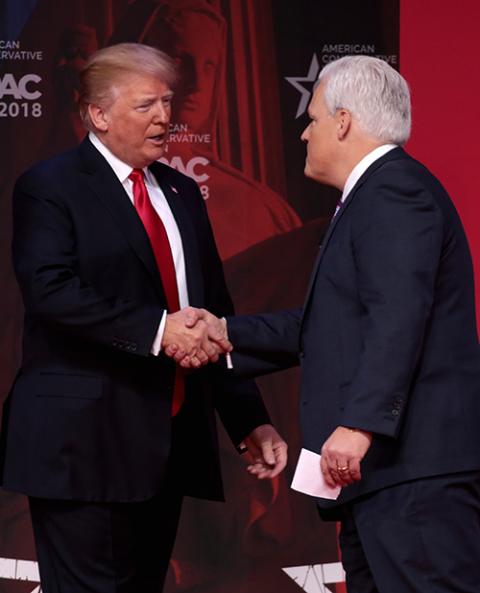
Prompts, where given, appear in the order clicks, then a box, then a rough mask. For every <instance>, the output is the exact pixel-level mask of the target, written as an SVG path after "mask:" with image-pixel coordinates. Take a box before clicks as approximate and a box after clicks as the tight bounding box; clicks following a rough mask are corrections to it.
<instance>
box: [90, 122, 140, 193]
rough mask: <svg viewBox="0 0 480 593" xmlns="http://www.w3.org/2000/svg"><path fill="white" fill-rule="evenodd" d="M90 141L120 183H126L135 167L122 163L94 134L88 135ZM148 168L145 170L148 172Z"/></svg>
mask: <svg viewBox="0 0 480 593" xmlns="http://www.w3.org/2000/svg"><path fill="white" fill-rule="evenodd" d="M88 139H89V140H90V142H91V143H92V144H93V145H94V146H95V148H96V149H97V150H98V152H99V153H100V154H101V155H102V156H103V158H104V159H105V160H106V161H107V163H108V164H109V165H110V167H112V169H113V172H114V173H115V175H116V176H117V177H118V179H119V180H120V183H125V181H126V180H127V179H128V176H129V175H130V173H131V172H132V171H133V167H131V166H130V165H127V163H124V162H123V161H121V160H120V159H119V158H118V157H117V156H115V155H114V154H113V152H112V151H111V150H110V149H109V148H107V147H106V146H105V144H103V142H102V141H101V140H100V139H99V138H98V136H96V135H95V134H94V133H93V132H89V133H88ZM146 170H147V167H145V169H144V170H143V171H144V172H146Z"/></svg>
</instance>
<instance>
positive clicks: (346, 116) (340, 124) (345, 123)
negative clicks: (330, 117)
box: [335, 108, 352, 140]
mask: <svg viewBox="0 0 480 593" xmlns="http://www.w3.org/2000/svg"><path fill="white" fill-rule="evenodd" d="M335 119H336V120H337V138H338V140H344V139H345V138H346V136H347V134H348V132H349V130H350V127H351V125H352V114H351V113H350V111H348V109H343V108H341V109H338V110H337V113H336V114H335Z"/></svg>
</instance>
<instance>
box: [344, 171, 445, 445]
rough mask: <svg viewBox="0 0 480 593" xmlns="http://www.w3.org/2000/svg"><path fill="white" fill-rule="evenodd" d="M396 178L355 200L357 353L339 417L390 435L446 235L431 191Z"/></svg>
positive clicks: (403, 400) (401, 409)
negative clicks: (358, 341) (359, 344)
mask: <svg viewBox="0 0 480 593" xmlns="http://www.w3.org/2000/svg"><path fill="white" fill-rule="evenodd" d="M395 177H396V175H395V172H392V174H391V175H390V176H389V177H388V178H386V177H385V176H382V178H381V179H380V180H378V181H375V180H373V183H369V184H368V192H369V193H368V195H364V196H361V195H359V196H357V197H356V202H355V203H354V204H353V205H356V204H358V203H360V200H362V204H363V206H362V208H361V209H360V208H357V210H356V211H355V212H354V227H353V229H354V230H353V234H352V246H353V254H354V259H355V267H356V274H357V287H358V299H359V304H360V324H361V327H360V331H361V336H362V352H361V355H360V360H359V363H358V365H357V367H356V371H355V373H354V375H353V378H352V381H351V383H350V385H349V388H348V391H347V395H346V400H345V407H344V410H343V415H342V417H341V422H340V424H342V425H344V426H350V427H356V428H361V429H364V430H368V431H371V432H374V433H379V434H384V435H387V436H391V437H395V436H397V435H398V432H399V430H400V427H401V424H402V418H403V415H404V414H405V411H406V407H407V401H408V398H409V393H410V391H411V390H410V386H411V384H412V380H413V378H414V374H415V369H416V367H417V363H418V361H419V357H420V355H421V352H422V345H423V340H424V334H425V330H426V326H427V324H428V320H429V316H430V313H431V310H432V305H433V299H434V287H435V281H436V274H437V269H438V266H439V262H440V257H441V249H442V241H443V233H444V231H443V217H442V214H441V211H440V209H439V207H438V205H437V204H436V202H435V200H434V199H433V197H432V195H431V194H430V193H429V191H428V190H427V189H426V188H424V187H423V186H422V185H420V184H419V182H417V181H416V179H415V178H414V177H412V178H410V179H408V178H407V179H405V178H404V177H401V176H400V175H398V179H396V178H395ZM399 188H400V189H399ZM360 191H365V192H366V191H367V189H366V188H365V190H360ZM363 198H365V200H363ZM365 204H366V205H367V206H368V207H365ZM353 205H352V206H353Z"/></svg>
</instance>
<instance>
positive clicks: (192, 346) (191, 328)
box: [162, 307, 232, 368]
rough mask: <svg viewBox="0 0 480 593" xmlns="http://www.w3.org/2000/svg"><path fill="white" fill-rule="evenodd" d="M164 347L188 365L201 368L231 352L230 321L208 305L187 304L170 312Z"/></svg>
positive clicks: (179, 362)
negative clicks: (227, 327) (204, 307)
mask: <svg viewBox="0 0 480 593" xmlns="http://www.w3.org/2000/svg"><path fill="white" fill-rule="evenodd" d="M162 349H163V351H164V352H165V354H166V355H167V356H170V357H172V358H173V359H174V360H175V362H177V363H178V364H180V366H182V367H184V368H199V367H200V366H202V365H205V364H207V363H209V362H216V361H217V360H218V357H219V355H220V354H222V353H227V352H231V350H232V345H231V343H230V342H229V341H228V338H227V332H226V324H225V322H222V320H220V319H218V318H217V317H215V315H212V314H211V313H209V312H208V311H206V310H205V309H194V308H193V307H186V308H185V309H182V310H181V311H177V312H176V313H170V314H169V315H167V319H166V323H165V330H164V333H163V340H162Z"/></svg>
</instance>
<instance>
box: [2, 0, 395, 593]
mask: <svg viewBox="0 0 480 593" xmlns="http://www.w3.org/2000/svg"><path fill="white" fill-rule="evenodd" d="M398 4H399V2H398V0H363V1H362V2H358V1H356V0H350V1H347V0H345V1H344V2H342V3H329V2H326V1H325V2H323V1H320V0H296V1H295V2H290V1H288V0H274V1H273V0H262V1H259V0H69V1H68V2H59V1H58V0H0V138H1V144H0V151H1V162H2V167H1V178H0V311H1V323H0V394H1V396H2V398H3V399H4V398H5V397H6V395H7V393H8V389H9V386H10V384H11V382H12V380H13V378H14V376H15V372H16V369H17V367H18V364H19V357H20V345H21V344H20V342H21V328H22V315H23V311H22V303H21V298H20V295H19V292H18V289H17V287H16V284H15V280H14V276H13V272H12V268H11V263H10V240H11V193H12V187H13V183H14V181H15V179H16V178H17V177H18V175H19V174H20V173H21V172H22V171H24V170H25V169H26V168H28V167H29V166H30V165H31V164H33V163H34V162H36V161H38V160H42V159H45V158H48V157H49V156H51V155H53V154H55V153H58V152H61V151H64V150H66V149H68V148H70V147H72V146H74V145H75V144H77V143H78V142H79V141H80V140H81V139H82V138H83V137H84V135H85V131H84V129H83V128H82V125H81V122H80V119H79V116H78V113H77V107H76V99H77V94H78V72H79V70H80V69H81V68H82V66H83V64H84V63H85V61H86V59H87V58H88V56H89V55H90V54H91V53H92V52H94V51H95V50H96V49H97V48H100V47H104V46H106V45H109V44H112V43H117V42H124V41H130V42H142V43H146V44H149V45H153V46H156V47H158V48H160V49H162V50H164V51H165V52H167V53H168V54H170V55H171V56H172V57H173V58H174V59H175V60H176V62H177V64H178V68H179V72H180V76H181V81H180V83H179V85H178V88H176V94H175V99H174V113H173V118H172V124H171V129H170V142H169V146H168V151H167V152H166V154H165V157H164V158H163V159H162V160H163V161H164V162H166V163H168V164H169V165H171V166H172V167H174V168H176V169H178V170H180V171H182V172H183V173H185V174H186V175H189V176H191V177H193V178H194V179H195V180H196V181H197V183H198V184H199V186H200V188H201V191H202V195H203V197H204V199H205V201H206V205H207V208H208V212H209V215H210V218H211V222H212V225H213V229H214V232H215V236H216V240H217V244H218V248H219V251H220V254H221V257H222V259H223V261H224V265H225V270H226V274H227V280H228V283H229V287H230V289H231V292H232V296H233V298H234V301H235V305H236V308H237V311H238V312H241V313H248V312H257V311H273V310H279V309H284V308H288V307H294V306H298V305H300V304H301V303H302V301H303V296H304V293H305V289H306V285H307V282H308V277H309V272H310V269H311V266H312V263H313V260H314V257H315V255H316V251H317V248H318V244H319V242H320V241H321V237H322V235H323V232H324V231H325V229H326V226H327V225H328V222H329V220H330V217H331V215H332V213H333V209H334V206H335V204H336V202H337V201H338V197H339V194H338V192H337V191H336V190H333V189H331V188H326V187H321V186H320V185H318V184H316V183H314V182H312V181H311V180H308V179H306V178H305V177H304V174H303V168H304V162H305V147H304V146H303V144H302V142H301V140H300V135H301V132H302V131H303V129H304V128H305V126H306V125H307V122H308V118H307V116H306V109H307V106H308V103H309V100H310V98H311V94H312V90H313V86H314V84H315V81H316V79H317V76H318V73H319V71H320V69H321V68H322V67H323V66H324V65H325V64H327V63H328V62H329V61H330V60H332V59H335V58H337V57H341V56H345V55H351V54H367V55H371V56H379V57H382V58H383V59H385V60H386V61H388V62H389V63H390V64H392V65H393V66H394V67H395V68H398V66H399V64H398V36H399V31H398V27H399V25H398V23H399V14H398V12H399V6H398ZM298 379H299V376H298V370H296V369H295V370H291V371H285V372H283V373H280V374H277V375H274V376H271V377H268V378H264V379H262V380H260V381H259V385H260V387H261V389H262V392H263V394H264V396H265V400H266V403H267V405H268V407H269V409H270V411H271V414H272V418H273V420H274V422H275V424H276V425H277V427H278V429H279V431H280V432H281V433H282V435H283V436H284V438H285V439H286V440H287V441H288V444H289V448H290V449H289V452H290V461H289V465H288V467H287V469H286V471H285V472H284V473H283V474H282V475H281V476H280V477H279V478H278V479H275V480H273V481H271V482H270V481H258V482H257V481H256V480H255V479H253V478H252V477H251V476H249V475H248V474H247V473H246V471H245V464H244V461H243V460H242V458H241V457H239V456H238V455H237V453H236V452H235V450H234V449H233V447H232V445H231V443H230V442H229V441H228V439H227V437H226V436H225V434H224V433H223V432H222V433H221V447H222V456H223V469H224V476H225V487H226V495H227V503H226V504H218V503H209V502H205V501H198V500H190V499H188V500H187V501H186V503H185V506H184V511H183V514H182V520H181V525H180V530H179V535H178V538H177V544H176V547H175V550H174V554H173V559H172V562H171V571H170V574H169V578H168V583H167V586H166V592H167V593H173V592H174V591H175V592H176V593H179V592H181V593H225V592H228V593H247V592H248V593H278V592H281V593H296V592H298V591H299V590H301V589H303V590H305V591H307V592H309V593H323V592H327V591H331V592H333V591H337V592H340V591H344V590H345V589H344V585H343V584H342V583H343V581H344V575H343V571H342V567H341V563H340V561H339V556H338V548H337V543H336V525H335V524H334V523H331V524H329V523H322V522H321V521H320V519H319V518H318V516H317V512H316V508H315V503H314V501H313V499H310V498H309V497H307V496H304V495H301V494H299V493H296V492H294V491H292V490H290V486H289V485H290V482H291V479H292V475H293V470H294V467H295V464H296V460H297V457H298V452H299V449H300V446H301V437H300V435H299V430H298V422H297V399H298ZM198 454H199V456H200V458H199V460H194V461H193V462H194V463H195V462H197V461H198V462H201V452H198ZM138 463H142V460H141V459H139V460H138ZM33 591H35V592H37V593H38V592H39V591H40V586H39V577H38V569H37V565H36V562H35V550H34V545H33V538H32V534H31V527H30V520H29V515H28V509H27V504H26V500H25V498H24V497H22V496H18V495H15V494H12V493H7V492H2V493H1V495H0V593H33ZM139 593H141V592H139Z"/></svg>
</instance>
